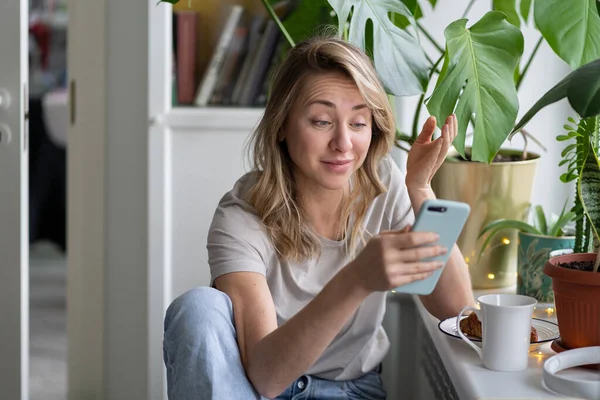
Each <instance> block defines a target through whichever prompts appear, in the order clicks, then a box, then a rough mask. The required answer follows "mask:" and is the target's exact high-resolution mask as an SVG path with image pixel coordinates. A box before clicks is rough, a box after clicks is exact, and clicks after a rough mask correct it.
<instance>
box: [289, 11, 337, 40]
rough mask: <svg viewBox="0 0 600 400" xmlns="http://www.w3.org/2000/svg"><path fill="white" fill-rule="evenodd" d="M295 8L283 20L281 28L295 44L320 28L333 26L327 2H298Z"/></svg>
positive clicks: (334, 19)
mask: <svg viewBox="0 0 600 400" xmlns="http://www.w3.org/2000/svg"><path fill="white" fill-rule="evenodd" d="M297 3H298V5H297V6H296V8H295V9H294V10H293V11H292V12H291V13H290V15H288V16H287V17H286V18H285V19H284V20H283V26H284V27H285V29H286V30H287V31H288V33H289V34H290V36H291V37H292V39H294V42H295V43H299V42H301V41H302V40H304V39H307V38H309V37H310V36H312V35H314V34H315V33H317V32H318V28H319V27H320V26H325V25H334V24H335V21H336V18H335V16H332V15H331V6H330V5H329V3H328V2H327V0H299V1H297Z"/></svg>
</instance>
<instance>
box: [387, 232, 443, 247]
mask: <svg viewBox="0 0 600 400" xmlns="http://www.w3.org/2000/svg"><path fill="white" fill-rule="evenodd" d="M439 238H440V237H439V235H438V234H437V233H435V232H412V231H411V232H403V231H395V232H393V233H391V232H390V234H387V235H385V239H386V240H389V241H390V245H391V247H393V248H395V249H399V250H404V249H410V248H413V247H419V246H423V245H426V244H431V243H434V242H436V241H437V240H439Z"/></svg>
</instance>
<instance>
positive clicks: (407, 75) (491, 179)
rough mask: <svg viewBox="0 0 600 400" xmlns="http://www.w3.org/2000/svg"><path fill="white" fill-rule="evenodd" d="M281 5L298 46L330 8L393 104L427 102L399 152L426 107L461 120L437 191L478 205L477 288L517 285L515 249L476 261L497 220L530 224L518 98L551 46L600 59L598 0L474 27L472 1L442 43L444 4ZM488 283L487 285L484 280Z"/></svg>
mask: <svg viewBox="0 0 600 400" xmlns="http://www.w3.org/2000/svg"><path fill="white" fill-rule="evenodd" d="M165 1H168V2H170V3H177V2H178V1H179V0H165ZM189 1H192V0H189ZM194 1H196V0H194ZM448 1H450V0H448ZM274 2H275V1H274V0H262V3H263V5H264V7H265V9H266V10H267V11H268V12H269V14H270V15H271V17H272V18H273V19H274V20H275V21H276V22H277V24H278V25H279V27H280V29H281V31H282V32H283V36H284V37H285V39H286V40H287V41H288V43H289V45H290V46H294V44H295V42H296V41H299V40H301V39H303V38H305V37H307V36H310V34H313V33H314V32H315V31H316V28H317V27H318V26H319V25H322V24H323V23H324V16H327V15H329V14H330V13H327V12H323V10H324V9H325V8H328V9H329V10H330V11H333V12H334V15H335V17H336V18H337V21H338V26H339V33H340V35H342V37H344V38H345V39H346V40H348V41H350V42H352V43H354V44H355V45H357V46H359V47H361V48H363V49H364V50H365V51H366V52H367V53H368V54H370V55H371V56H372V58H373V61H374V64H375V67H376V69H377V71H378V74H379V76H380V78H381V80H382V82H383V84H384V86H385V88H386V90H387V91H388V93H389V94H390V98H391V99H392V100H393V96H412V95H419V96H420V99H419V103H418V106H417V109H416V112H415V116H414V119H413V123H412V130H411V132H400V131H399V132H398V134H397V142H396V145H397V146H398V147H399V148H401V149H404V150H408V148H409V147H410V145H411V144H412V143H413V142H414V140H415V139H416V137H417V134H418V129H419V116H420V113H421V110H422V108H423V107H422V106H423V105H425V106H426V107H427V109H428V111H429V113H430V114H431V115H434V116H435V117H436V119H437V121H438V124H439V125H440V126H441V125H442V124H443V122H444V120H445V118H446V116H447V115H449V114H451V113H455V114H456V115H457V119H458V131H459V134H458V136H457V138H456V139H455V140H454V143H453V144H454V147H455V149H456V152H455V153H454V154H450V155H449V157H448V159H447V162H445V163H444V165H443V166H442V168H441V169H440V171H439V172H438V174H437V175H436V177H435V179H434V182H432V185H433V188H434V191H435V192H436V194H437V195H438V196H439V197H441V198H447V199H453V200H460V201H465V202H467V203H469V204H470V205H471V209H472V212H471V215H470V217H469V219H468V221H467V224H466V226H465V229H464V230H463V234H462V235H461V237H460V238H459V240H458V245H459V247H460V249H461V251H462V253H463V255H464V256H465V260H466V261H467V263H468V264H469V267H470V271H471V273H472V281H473V286H474V287H499V286H508V285H510V284H512V282H513V278H514V273H515V270H516V266H515V265H514V263H513V264H511V263H510V260H511V259H513V258H514V256H515V255H516V246H515V245H514V243H513V242H514V241H509V244H508V245H502V246H496V247H494V249H495V250H494V251H488V252H486V254H485V256H484V257H482V258H481V259H480V260H479V262H475V261H474V260H475V259H476V258H477V257H475V254H476V246H477V237H478V234H479V232H480V231H481V228H482V227H483V226H484V225H485V224H487V223H488V222H490V221H492V220H496V219H502V218H503V219H517V220H524V219H525V217H526V210H527V207H528V204H529V203H530V198H531V187H532V186H533V179H534V176H535V170H536V165H537V158H538V157H539V156H538V155H537V154H532V153H530V152H527V151H526V149H523V151H514V150H505V149H501V147H502V145H503V144H504V143H505V141H506V139H507V136H508V134H509V133H510V132H511V130H512V128H513V127H514V123H515V121H516V118H517V114H518V109H519V106H518V97H517V89H518V88H519V87H520V85H521V84H522V82H523V79H524V77H525V75H526V74H527V72H528V71H529V68H530V65H531V62H532V60H533V58H534V57H535V55H536V53H537V51H538V49H539V47H540V45H541V43H542V42H543V41H544V40H545V41H547V42H548V44H549V45H550V47H551V48H552V49H553V50H554V52H555V53H556V54H557V55H558V56H559V57H560V58H562V59H563V60H565V61H566V62H567V63H569V65H571V66H572V67H573V68H575V67H577V66H579V65H581V64H582V63H584V62H585V61H587V60H588V59H595V58H597V57H600V48H597V47H594V43H600V17H598V10H597V9H596V6H595V0H570V1H569V2H564V1H563V0H520V1H518V2H517V1H506V0H491V1H490V5H491V10H490V11H489V12H488V13H486V14H485V15H484V16H483V17H482V18H481V19H480V20H479V21H476V22H474V23H472V24H471V25H470V26H469V27H467V24H468V23H470V21H468V20H467V19H466V18H464V17H466V16H467V15H468V12H469V10H470V9H471V6H472V5H473V4H474V2H475V0H471V1H470V2H469V3H468V4H467V6H466V8H465V11H464V13H463V18H460V19H458V20H456V21H448V22H449V23H448V25H447V27H446V29H445V32H444V33H445V39H446V40H445V43H443V44H439V43H437V42H436V41H435V40H434V39H433V38H432V36H431V35H430V34H429V32H428V31H427V29H426V28H425V27H424V26H423V25H422V24H420V22H419V19H420V18H421V17H422V16H423V7H421V5H423V4H425V3H428V4H429V5H430V6H431V7H435V6H436V4H439V3H440V2H439V1H437V0H395V1H381V0H310V1H308V0H305V1H299V0H298V1H292V2H291V3H294V4H295V5H296V9H295V11H292V12H291V13H289V14H288V17H286V19H285V20H284V21H281V20H280V19H279V18H278V17H277V15H276V13H275V12H274V10H273V7H272V3H274ZM592 6H593V9H592V8H591V7H592ZM532 7H533V11H532ZM530 18H533V19H535V26H536V28H537V29H538V30H539V32H540V37H539V39H538V41H537V43H536V45H535V46H534V49H533V51H532V52H531V54H530V55H529V56H528V58H527V59H526V60H522V56H523V48H524V39H523V35H522V32H521V23H522V21H523V23H524V22H527V21H529V20H530ZM566 27H572V28H570V29H566ZM420 36H422V37H424V38H425V39H426V40H428V41H429V42H431V43H432V44H433V45H434V47H435V48H436V49H437V50H438V54H437V55H435V56H433V57H432V56H430V55H428V54H426V52H425V50H424V46H423V45H422V43H421V41H420V38H419V37H420ZM581 37H586V38H588V40H586V41H584V42H585V43H584V45H580V44H579V43H578V42H579V41H580V38H581ZM583 50H585V51H583ZM433 82H435V87H433V86H434V85H433ZM428 89H429V90H428ZM428 95H430V96H429V97H428V98H427V100H426V96H428ZM469 126H470V127H471V128H469ZM468 130H469V131H470V132H472V133H471V135H472V145H471V146H470V147H469V146H467V145H466V143H467V142H466V137H467V131H468ZM519 132H520V133H521V134H523V135H524V137H526V138H529V139H531V140H535V138H534V137H533V136H531V135H528V134H526V133H525V132H524V131H522V130H519ZM542 147H543V146H542ZM494 240H497V239H494ZM496 244H497V243H495V242H494V241H492V242H491V243H490V245H491V246H494V245H496ZM501 244H502V243H501ZM492 266H495V267H498V266H501V268H497V273H496V274H494V279H489V276H491V275H490V273H489V272H487V271H488V270H490V268H491V267H492ZM475 272H477V273H475ZM479 276H482V277H484V279H482V280H479V279H478V277H479Z"/></svg>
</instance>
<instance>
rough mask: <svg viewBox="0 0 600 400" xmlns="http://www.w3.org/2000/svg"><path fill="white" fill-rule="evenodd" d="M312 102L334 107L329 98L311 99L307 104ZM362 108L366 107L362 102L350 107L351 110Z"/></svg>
mask: <svg viewBox="0 0 600 400" xmlns="http://www.w3.org/2000/svg"><path fill="white" fill-rule="evenodd" d="M313 104H323V105H324V106H326V107H329V108H336V107H335V104H333V103H332V102H331V101H329V100H319V99H316V100H313V101H311V102H309V103H308V104H307V105H308V106H310V105H313ZM363 108H367V105H366V104H364V103H363V104H358V105H355V106H354V107H352V110H353V111H356V110H362V109H363Z"/></svg>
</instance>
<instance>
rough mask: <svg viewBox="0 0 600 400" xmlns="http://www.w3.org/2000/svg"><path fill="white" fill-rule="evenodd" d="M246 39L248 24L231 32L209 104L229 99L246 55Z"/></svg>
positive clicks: (225, 101) (222, 102)
mask: <svg viewBox="0 0 600 400" xmlns="http://www.w3.org/2000/svg"><path fill="white" fill-rule="evenodd" d="M247 41H248V26H246V25H241V26H238V27H237V28H236V29H235V32H234V34H233V39H232V40H231V44H230V45H229V49H227V55H226V56H225V61H224V62H223V68H221V72H220V73H219V78H218V80H217V85H216V86H215V89H214V91H213V94H212V96H211V98H210V104H215V105H216V104H225V103H227V102H228V101H229V100H230V98H231V93H232V91H233V86H234V84H235V80H236V78H237V76H238V74H239V70H240V67H241V64H242V61H243V59H244V56H245V55H246V51H247Z"/></svg>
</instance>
